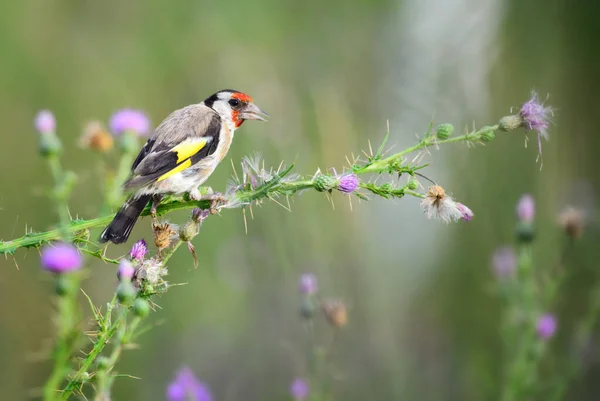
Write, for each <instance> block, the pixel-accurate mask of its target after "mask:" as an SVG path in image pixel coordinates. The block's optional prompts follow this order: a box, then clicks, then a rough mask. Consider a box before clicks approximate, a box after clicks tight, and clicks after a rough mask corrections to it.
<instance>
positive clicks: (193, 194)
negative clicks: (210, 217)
mask: <svg viewBox="0 0 600 401" xmlns="http://www.w3.org/2000/svg"><path fill="white" fill-rule="evenodd" d="M189 196H190V199H192V200H194V201H200V200H203V201H208V202H210V213H211V214H215V213H217V206H219V204H222V203H226V202H227V199H226V198H225V197H224V196H223V194H221V193H219V192H217V193H213V191H212V188H209V191H208V193H207V194H206V195H204V196H203V195H202V194H201V193H200V191H199V190H198V188H196V189H194V190H192V191H190V192H189Z"/></svg>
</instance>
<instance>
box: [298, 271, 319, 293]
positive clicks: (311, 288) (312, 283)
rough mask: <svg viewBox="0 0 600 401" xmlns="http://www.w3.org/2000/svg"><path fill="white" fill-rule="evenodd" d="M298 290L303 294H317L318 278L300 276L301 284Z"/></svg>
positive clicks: (305, 275) (306, 275) (307, 274)
mask: <svg viewBox="0 0 600 401" xmlns="http://www.w3.org/2000/svg"><path fill="white" fill-rule="evenodd" d="M298 289H299V291H300V293H301V294H306V295H312V294H315V293H316V292H317V289H318V283H317V276H315V275H314V274H310V273H306V274H303V275H301V276H300V284H299V286H298Z"/></svg>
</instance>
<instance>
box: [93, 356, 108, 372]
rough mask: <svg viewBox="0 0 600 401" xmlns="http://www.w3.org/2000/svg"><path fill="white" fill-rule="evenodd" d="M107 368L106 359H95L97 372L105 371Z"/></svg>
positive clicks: (101, 357)
mask: <svg viewBox="0 0 600 401" xmlns="http://www.w3.org/2000/svg"><path fill="white" fill-rule="evenodd" d="M109 366H110V361H109V360H108V358H107V357H105V356H99V357H98V359H96V367H97V368H98V370H106V369H108V367H109Z"/></svg>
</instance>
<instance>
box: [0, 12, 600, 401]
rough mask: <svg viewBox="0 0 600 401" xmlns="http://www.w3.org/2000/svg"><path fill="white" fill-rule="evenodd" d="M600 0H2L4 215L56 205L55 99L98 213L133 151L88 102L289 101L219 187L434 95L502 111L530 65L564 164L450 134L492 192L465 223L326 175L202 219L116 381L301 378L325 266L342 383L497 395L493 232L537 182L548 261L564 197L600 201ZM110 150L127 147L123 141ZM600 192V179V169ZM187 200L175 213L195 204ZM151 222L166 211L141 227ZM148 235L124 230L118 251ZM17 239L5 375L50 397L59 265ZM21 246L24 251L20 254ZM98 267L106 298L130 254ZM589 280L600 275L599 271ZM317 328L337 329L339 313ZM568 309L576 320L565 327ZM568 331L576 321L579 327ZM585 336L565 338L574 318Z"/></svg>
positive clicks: (334, 145) (5, 305) (580, 257)
mask: <svg viewBox="0 0 600 401" xmlns="http://www.w3.org/2000/svg"><path fill="white" fill-rule="evenodd" d="M599 12H600V5H599V4H598V3H597V2H594V1H581V2H576V3H573V2H567V1H564V0H563V1H552V0H550V1H548V0H545V1H541V0H531V1H517V0H506V1H505V0H483V1H480V0H425V1H423V0H404V1H403V0H372V1H366V0H353V1H338V0H333V1H329V2H322V1H315V0H305V1H301V2H297V1H296V2H292V1H274V0H260V1H244V2H242V1H222V2H205V1H194V0H185V1H176V2H175V1H166V0H145V1H142V0H135V1H133V0H131V1H126V2H125V1H115V0H110V1H89V0H88V1H84V0H80V1H75V0H71V1H45V0H25V1H20V2H17V1H14V2H4V4H3V5H2V12H0V55H1V56H0V60H1V61H0V121H2V134H1V138H2V146H0V171H1V172H2V173H1V183H2V192H1V193H0V238H3V239H5V240H7V239H10V238H12V237H16V236H20V235H22V234H23V233H24V231H25V227H26V226H27V227H33V228H34V229H36V230H43V229H46V228H48V227H50V226H51V225H52V224H53V223H55V222H56V216H55V214H54V212H53V207H52V205H51V204H50V203H49V201H48V199H47V197H46V195H45V194H46V193H47V191H48V190H49V188H50V186H51V185H52V181H51V177H50V174H49V172H48V171H47V169H46V166H45V164H44V162H43V160H42V159H41V158H40V157H39V156H38V154H37V146H38V138H37V134H36V133H35V132H34V130H33V127H32V121H33V117H34V115H35V113H36V112H37V111H38V110H39V109H42V108H49V109H51V110H52V111H53V112H54V113H55V114H56V117H57V121H58V134H59V136H60V137H61V138H62V140H63V143H64V144H65V148H66V152H65V157H64V165H65V166H66V167H67V168H69V169H72V170H74V171H76V172H77V173H78V176H79V182H78V187H77V191H76V193H75V194H74V195H73V197H72V201H71V204H70V206H71V212H72V213H73V214H76V215H78V216H80V217H82V218H91V217H95V216H94V213H96V210H97V207H98V205H99V204H100V202H101V199H102V198H101V194H102V190H103V188H102V177H103V171H104V169H105V168H106V165H107V164H108V166H111V165H114V161H115V160H117V155H116V154H114V153H113V154H110V155H108V156H106V157H105V156H102V155H99V154H97V153H94V152H92V151H89V150H83V149H81V148H80V147H79V146H78V137H79V136H80V134H81V132H82V128H83V125H84V124H85V122H87V121H89V120H90V119H101V120H107V119H108V117H109V116H110V114H111V113H112V112H113V111H115V110H116V109H118V108H121V107H126V106H129V107H135V108H141V109H144V110H146V111H147V112H148V113H149V115H150V116H151V118H152V121H153V123H154V124H155V125H156V124H158V123H159V122H160V121H161V120H162V119H163V118H164V117H165V116H166V115H168V114H169V113H170V112H171V111H172V110H175V109H177V108H180V107H182V106H185V105H187V104H190V103H196V102H199V101H201V100H202V99H204V98H205V97H207V96H208V95H210V94H212V93H213V92H215V91H217V90H219V89H223V88H234V89H239V90H242V91H244V92H246V93H249V94H250V95H251V96H253V97H254V99H255V101H256V103H257V104H258V105H260V107H262V108H263V109H264V110H265V111H267V112H268V113H269V114H270V115H271V116H272V117H271V120H270V122H269V123H268V124H259V123H246V124H245V125H244V126H243V128H242V129H241V130H240V131H239V134H238V135H236V140H235V143H234V146H233V147H232V151H231V152H230V155H229V157H228V158H227V159H226V162H225V163H223V165H222V166H221V167H220V168H219V169H218V170H217V172H216V173H215V174H214V175H213V176H212V177H211V179H210V180H209V182H208V184H209V185H211V186H212V187H213V188H214V189H215V190H216V191H223V190H224V188H225V184H226V182H227V180H228V178H229V177H230V175H231V173H232V169H231V165H230V159H231V160H233V162H234V163H236V164H238V165H239V161H240V160H241V158H242V157H243V156H244V155H247V154H249V153H252V152H254V151H257V150H259V151H261V152H262V154H263V156H264V158H265V160H266V163H267V164H273V165H278V164H279V162H280V161H281V160H285V161H286V162H293V161H295V162H296V171H297V172H300V173H305V174H312V173H314V172H315V171H316V169H317V168H318V167H320V168H322V169H325V168H328V167H336V168H337V169H338V171H339V170H340V169H341V168H342V167H343V166H344V165H346V161H345V156H346V155H350V154H351V153H352V152H353V153H354V154H358V153H359V152H360V150H361V149H367V147H368V141H369V140H370V141H371V142H372V143H373V144H374V145H378V144H379V142H380V141H381V139H382V137H383V135H384V133H385V127H386V120H387V119H389V121H390V127H391V139H390V143H392V144H397V147H396V149H400V148H401V147H403V146H407V145H410V144H413V143H414V141H415V140H416V137H415V135H416V134H418V133H423V132H424V131H425V130H426V128H427V126H428V124H429V122H430V121H431V119H432V118H433V119H434V121H435V122H452V123H454V124H455V125H456V126H457V127H464V126H469V127H470V126H472V125H473V123H474V122H475V123H476V125H477V126H482V125H485V124H493V123H495V122H496V121H497V120H498V118H500V117H501V116H503V115H506V114H508V113H509V111H510V109H511V107H518V106H519V105H520V104H521V103H522V102H524V101H525V100H527V98H528V96H529V92H530V90H531V89H535V90H537V91H538V92H539V93H540V95H541V97H542V99H545V98H546V96H547V94H550V97H549V98H548V103H549V104H552V105H553V106H554V107H555V108H556V116H555V121H554V124H553V126H552V127H551V130H550V137H551V139H550V141H549V142H548V143H545V144H544V167H543V169H542V170H541V171H540V168H539V164H536V163H535V157H536V151H535V147H534V146H531V145H532V144H533V142H531V141H530V146H529V147H528V148H525V147H524V146H523V145H524V135H523V132H522V131H517V132H514V133H510V134H503V135H499V136H498V137H497V139H496V140H495V141H494V142H492V143H491V144H490V145H489V146H485V147H477V148H467V147H466V146H463V145H454V146H445V147H443V148H441V149H439V150H437V149H432V151H431V156H429V157H428V160H430V161H432V162H433V164H432V166H431V167H429V168H428V170H427V171H426V174H427V175H428V176H429V177H432V178H434V179H435V180H436V181H437V182H439V183H440V184H442V185H443V186H444V187H445V188H446V189H448V190H449V191H451V192H452V193H453V194H454V195H455V196H456V197H457V198H458V199H459V200H461V201H463V202H464V203H465V204H467V205H468V206H469V207H471V209H473V211H474V212H475V214H476V218H475V219H474V220H473V221H472V222H470V223H468V224H456V225H450V226H447V225H443V224H440V223H439V222H437V221H427V220H426V219H425V217H424V216H423V215H422V214H421V212H420V211H419V207H418V200H416V199H408V198H407V199H402V200H399V201H385V200H382V199H374V200H373V201H370V202H367V203H365V202H362V203H360V204H359V203H358V202H356V201H355V200H354V201H353V205H352V208H351V207H350V205H349V202H348V199H346V198H345V197H343V196H341V195H339V194H334V197H333V198H334V202H335V209H333V208H332V205H331V203H330V202H328V201H327V199H326V198H325V197H324V196H323V195H321V194H318V193H312V192H311V193H305V194H303V195H302V196H300V197H297V198H295V200H294V202H293V204H292V213H289V212H287V211H286V210H284V209H282V208H281V207H279V206H278V205H276V204H275V203H267V204H265V205H264V206H263V207H260V208H256V207H255V208H254V210H253V211H254V219H253V220H249V222H248V234H246V233H245V231H244V222H243V218H242V212H241V210H230V211H226V212H225V213H223V214H222V215H221V216H218V217H212V218H210V219H208V220H207V222H206V223H205V225H204V226H203V228H202V231H201V233H200V235H199V236H198V237H196V239H195V245H196V249H197V251H198V253H199V257H200V260H201V262H200V267H199V268H198V269H194V268H193V264H192V259H191V256H190V255H189V254H188V253H187V252H185V251H180V252H179V253H178V254H177V255H176V257H175V258H174V259H172V261H171V262H170V263H169V272H170V281H171V282H186V283H188V285H185V286H179V287H175V288H172V289H171V290H170V291H169V293H168V294H167V295H166V296H164V297H162V298H161V299H159V300H158V303H159V304H160V306H161V308H162V309H161V310H159V311H158V312H157V313H155V314H153V315H152V317H151V321H152V323H153V324H156V327H155V328H154V329H153V330H151V331H150V332H148V333H146V334H145V335H144V336H143V337H142V338H141V339H140V342H139V343H140V348H139V349H137V350H132V351H129V352H127V353H126V354H125V355H124V356H123V359H122V361H121V363H120V364H119V365H118V369H119V371H121V372H125V373H128V374H131V375H133V376H136V377H139V378H141V380H130V379H124V378H123V379H119V380H118V381H117V383H116V386H115V393H114V399H115V400H138V399H139V400H142V399H143V400H161V399H164V391H165V387H166V385H167V384H168V382H169V381H170V380H171V379H172V377H173V375H174V374H175V371H176V370H177V369H178V368H180V367H181V366H182V365H189V366H190V367H191V368H192V369H193V370H194V371H195V372H196V373H197V375H198V376H199V377H200V378H201V379H202V380H204V381H205V382H206V383H208V385H210V387H211V388H212V389H213V391H214V393H215V395H216V399H217V400H275V399H289V396H288V394H287V392H288V386H289V383H290V382H291V380H292V379H293V378H294V377H297V376H305V375H306V374H307V372H306V369H307V366H306V363H305V362H304V361H305V359H304V355H305V353H306V336H305V333H304V330H303V327H302V325H301V322H300V320H299V318H298V312H297V311H298V302H299V296H298V294H297V281H298V277H299V275H300V274H301V273H304V272H313V273H315V274H317V276H318V278H319V280H320V288H321V289H320V291H321V294H322V295H323V296H325V297H326V296H331V297H339V298H342V299H344V300H345V301H346V303H347V304H348V305H349V308H350V312H349V324H348V325H347V326H346V327H345V328H344V330H343V331H342V333H340V335H339V337H338V338H337V340H336V343H335V347H334V349H333V354H332V364H333V366H334V371H335V372H334V373H335V380H334V383H333V393H334V394H335V399H339V400H346V401H350V400H365V399H366V400H481V399H489V398H486V397H490V395H491V394H494V393H495V392H497V391H499V390H498V389H499V388H500V387H501V385H502V381H501V373H502V371H501V362H502V351H501V348H500V346H501V342H500V337H499V318H498V316H499V313H500V302H499V301H498V299H497V298H496V297H495V296H494V294H493V293H492V292H491V291H490V287H491V286H492V284H493V277H492V275H491V273H490V254H491V252H492V251H493V250H494V249H495V248H496V247H497V246H499V245H502V244H504V243H509V242H511V241H512V236H513V228H514V206H515V203H516V201H517V199H518V198H519V196H520V195H521V194H522V193H524V192H531V193H533V194H534V196H535V197H536V199H537V210H538V214H537V227H538V233H539V236H538V238H539V240H538V241H537V242H536V246H535V256H536V263H537V264H538V266H545V265H550V264H552V263H553V261H555V260H556V258H557V257H558V250H559V248H560V246H559V245H560V243H561V238H560V234H561V233H560V232H559V230H558V229H557V228H556V224H555V220H556V213H557V212H558V211H559V210H560V208H561V207H562V206H564V205H565V203H566V202H570V201H578V202H587V204H592V205H594V201H595V200H594V199H593V197H591V195H590V194H589V192H590V191H582V192H579V190H577V189H574V188H578V186H574V185H573V184H574V183H577V182H580V181H583V182H585V183H586V185H587V187H588V188H592V189H593V188H597V187H598V184H599V183H600V178H599V175H598V173H597V171H598V162H597V158H598V151H599V150H600V137H599V136H598V133H597V121H596V117H597V116H598V113H599V112H600V98H599V97H598V95H597V94H598V93H599V92H600V78H599V76H598V71H600V54H599V53H598V51H597V50H598V40H599V39H600V25H599V24H598V23H597V15H598V14H599ZM107 161H108V163H107ZM592 192H593V190H592ZM185 218H186V215H185V214H181V215H174V216H172V219H173V220H174V221H183V220H184V219H185ZM140 237H146V238H150V230H149V221H148V219H144V220H142V222H141V224H138V227H137V228H136V231H135V232H134V234H133V235H132V238H140ZM598 239H599V237H598V234H597V232H589V233H588V235H586V237H584V239H583V240H582V241H581V242H580V243H579V244H577V248H576V249H577V252H576V256H575V257H574V260H573V263H572V268H573V269H578V272H577V274H574V275H573V277H574V278H573V280H570V281H569V283H568V284H569V285H568V287H567V288H566V289H565V290H564V291H565V294H564V297H562V298H561V304H560V305H557V310H559V311H563V312H564V313H563V314H562V315H561V316H568V318H565V319H564V320H561V321H560V330H561V331H563V330H564V331H568V327H569V319H576V318H577V316H579V315H581V314H582V313H583V312H584V311H585V306H586V305H585V298H584V297H578V294H582V293H585V292H586V291H587V290H588V289H589V286H590V280H589V278H590V277H592V278H594V277H595V273H594V269H596V267H597V260H598V253H597V247H594V245H595V244H596V243H597V241H598ZM127 248H128V246H123V247H120V248H115V247H112V248H111V251H110V252H111V254H113V255H119V254H123V253H125V252H126V250H127ZM15 261H16V263H15V262H14V261H13V260H11V259H10V258H9V259H7V260H2V261H1V262H0V263H1V264H2V270H1V273H0V305H2V306H1V308H2V319H1V321H0V367H1V370H2V375H0V389H1V390H0V391H1V394H2V395H1V396H0V398H2V399H3V400H25V399H29V398H36V396H37V395H39V392H38V388H39V386H40V385H41V384H42V383H43V381H44V380H45V378H46V376H47V374H48V372H49V368H50V366H49V364H48V363H47V361H44V360H43V358H42V354H41V352H42V351H43V350H44V349H46V347H47V345H48V340H49V339H50V338H51V335H52V330H53V326H52V320H51V319H52V312H53V305H52V303H51V302H50V300H51V299H52V296H53V289H52V282H51V279H50V278H49V277H48V275H47V274H44V273H43V272H42V271H40V269H39V267H38V257H37V255H36V254H35V252H33V251H32V252H29V253H28V254H26V253H25V252H23V251H21V252H19V253H18V254H17V255H16V258H15ZM16 264H18V268H17V267H16ZM89 272H90V276H89V278H88V279H87V280H86V282H85V286H84V288H85V290H86V292H87V293H88V294H89V295H90V296H91V297H92V299H93V300H94V301H95V303H96V304H97V305H102V304H103V303H104V302H107V301H108V300H109V299H110V297H111V294H112V293H113V292H114V288H115V284H116V278H115V268H114V266H112V265H111V266H108V265H104V264H102V263H100V262H98V261H93V262H92V265H91V267H90V270H89ZM591 281H593V280H591ZM316 330H317V333H318V336H319V338H320V339H321V340H322V341H324V342H325V343H326V342H327V341H329V338H330V336H331V332H330V330H329V329H328V327H327V325H326V323H325V322H324V321H323V320H322V319H321V320H320V321H319V323H318V324H317V327H316ZM559 333H560V332H559ZM559 339H560V337H559ZM553 346H554V347H556V350H557V352H568V339H564V341H557V342H556V343H555V344H554V345H553ZM599 372H600V370H599V366H598V364H597V361H596V359H595V356H592V357H591V358H590V362H589V364H588V365H587V369H586V371H585V374H584V375H583V376H582V378H581V379H580V380H578V381H577V382H575V384H574V386H573V388H572V390H571V392H570V395H569V397H570V398H569V399H576V400H595V399H597V396H596V394H597V393H598V391H600V389H599V385H598V382H597V378H598V373H599Z"/></svg>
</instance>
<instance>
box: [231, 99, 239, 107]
mask: <svg viewBox="0 0 600 401" xmlns="http://www.w3.org/2000/svg"><path fill="white" fill-rule="evenodd" d="M229 105H230V106H231V107H237V106H239V105H240V101H239V100H238V99H229Z"/></svg>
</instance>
